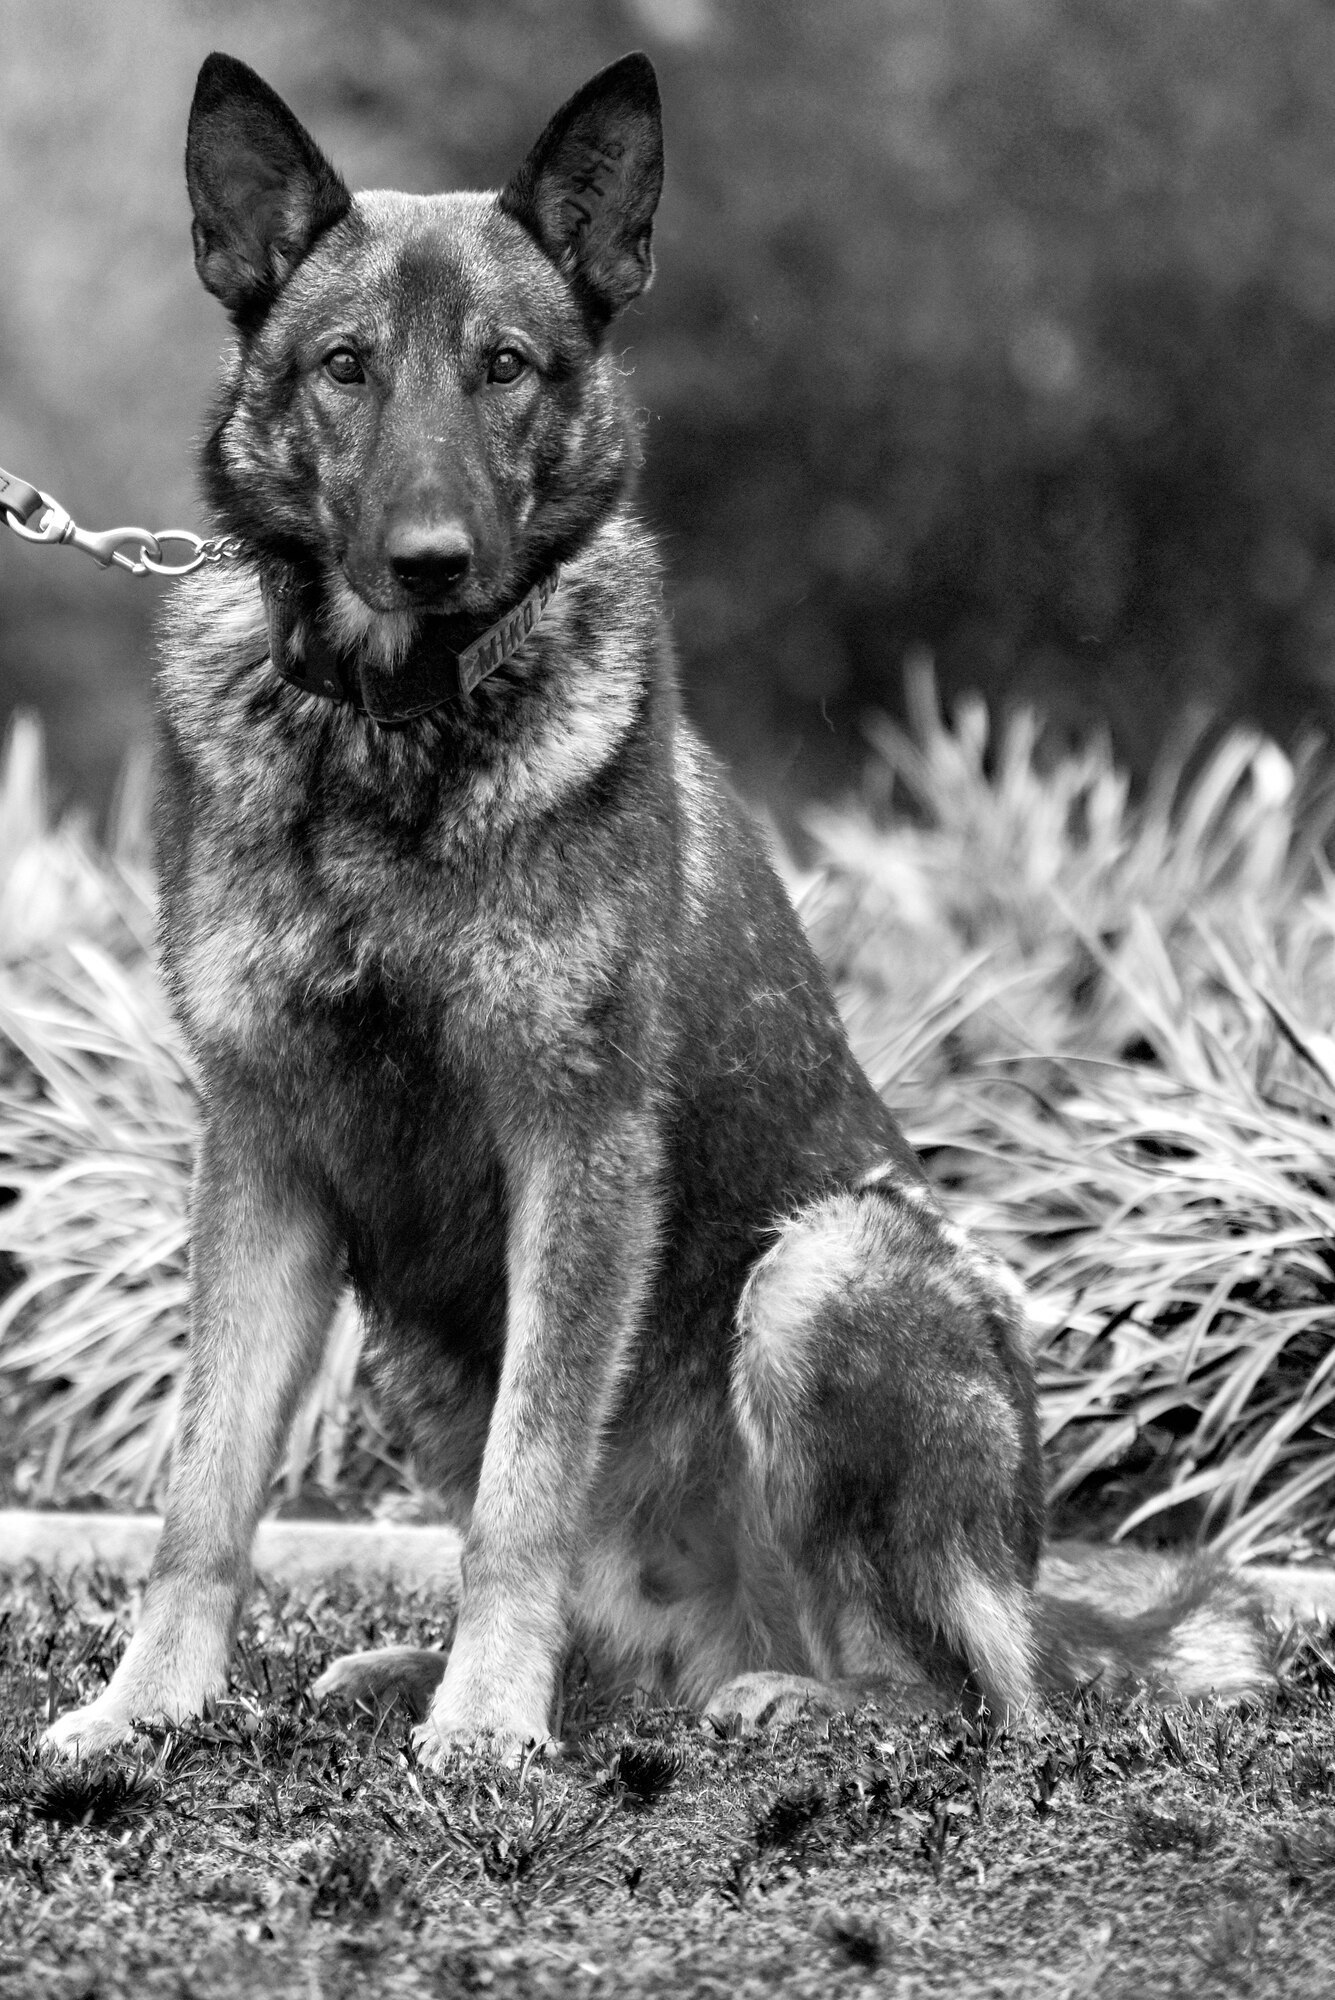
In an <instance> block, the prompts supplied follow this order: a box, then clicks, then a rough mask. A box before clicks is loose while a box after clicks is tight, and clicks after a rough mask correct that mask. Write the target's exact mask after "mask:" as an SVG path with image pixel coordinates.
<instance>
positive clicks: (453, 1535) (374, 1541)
mask: <svg viewBox="0 0 1335 2000" xmlns="http://www.w3.org/2000/svg"><path fill="white" fill-rule="evenodd" d="M161 1532H162V1520H161V1517H160V1516H159V1515H157V1514H44V1513H37V1512H30V1511H29V1510H28V1509H27V1508H23V1507H11V1508H0V1576H3V1575H5V1574H8V1575H11V1576H12V1575H16V1574H20V1573H21V1572H23V1571H24V1570H28V1569H37V1570H41V1571H45V1572H47V1573H48V1574H51V1575H56V1576H64V1575H68V1574H69V1572H70V1571H71V1570H75V1569H89V1568H91V1567H92V1565H93V1564H94V1563H98V1564H101V1565H102V1567H103V1568H105V1569H110V1570H114V1571H115V1572H116V1573H117V1574H119V1575H122V1576H126V1577H129V1578H131V1579H136V1580H137V1579H142V1578H143V1577H145V1576H147V1574H148V1566H149V1563H150V1561H151V1560H152V1556H153V1550H154V1548H155V1547H156V1546H157V1540H158V1536H159V1534H160V1533H161ZM460 1549H461V1540H460V1536H459V1532H458V1530H457V1529H456V1528H447V1527H427V1528H423V1527H412V1526H406V1525H398V1524H396V1523H393V1522H387V1521H261V1523H260V1528H259V1533H258V1534H257V1536H256V1537H255V1554H254V1563H255V1571H256V1574H257V1575H258V1576H263V1577H269V1578H272V1579H273V1580H274V1581H275V1582H280V1583H289V1584H296V1583H299V1584H310V1585H314V1584H317V1583H327V1582H329V1581H330V1580H331V1579H332V1578H334V1577H339V1576H342V1577H348V1578H350V1579H352V1580H354V1581H356V1582H358V1583H382V1582H384V1581H385V1580H386V1579H387V1578H389V1577H393V1578H394V1579H395V1581H396V1582H398V1583H400V1584H402V1585H404V1586H406V1587H408V1588H419V1589H423V1590H439V1591H442V1592H446V1593H448V1594H450V1595H452V1596H457V1594H458V1589H459V1556H460Z"/></svg>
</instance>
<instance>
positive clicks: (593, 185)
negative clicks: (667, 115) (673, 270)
mask: <svg viewBox="0 0 1335 2000" xmlns="http://www.w3.org/2000/svg"><path fill="white" fill-rule="evenodd" d="M662 187H663V126H662V117H661V113H660V110H659V103H658V79H657V78H656V77H655V75H654V66H653V64H652V63H651V62H650V60H649V58H648V56H645V55H630V56H622V58H621V60H620V62H614V63H612V64H611V65H610V67H609V68H607V69H604V70H600V71H599V72H598V74H597V76H595V77H594V78H593V79H592V80H591V81H590V82H588V83H586V84H585V86H584V88H583V89H582V90H577V91H576V92H575V95H574V96H573V97H572V98H571V99H570V102H569V103H568V104H563V105H562V106H561V109H560V110H559V111H558V112H557V114H556V116H555V117H554V118H553V119H552V121H551V123H550V124H549V125H548V127H547V129H546V131H545V132H544V133H543V135H542V137H541V138H540V139H539V140H538V143H537V145H536V146H535V147H534V148H533V151H532V152H531V153H530V154H529V156H528V158H527V159H526V160H525V162H524V164H523V166H522V167H521V168H520V169H519V172H518V173H517V174H516V175H515V177H514V179H513V180H512V181H511V182H510V185H509V186H508V187H507V188H506V189H505V191H504V192H503V193H502V195H501V207H502V208H503V209H504V210H505V211H506V213H507V214H508V215H512V216H514V218H515V220H516V221H517V222H522V223H523V225H524V227H525V229H527V230H528V232H529V234H530V235H531V236H534V237H536V238H537V240H538V242H539V243H540V244H541V245H542V247H543V249H544V250H545V251H546V252H547V254H548V256H549V257H552V258H554V259H555V261H556V262H557V263H558V264H559V265H560V267H561V269H562V270H563V271H566V272H568V273H569V274H570V276H571V277H572V278H573V279H574V280H575V282H576V283H577V284H578V285H579V287H580V289H581V290H582V292H583V293H584V295H585V298H586V300H587V302H588V304H589V305H590V307H591V308H592V310H593V312H594V316H595V317H596V318H598V319H602V320H608V319H611V317H612V315H613V314H614V313H618V312H620V311H621V308H622V307H623V306H627V305H629V304H630V302H631V300H632V299H633V298H636V297H638V296H639V294H640V293H641V292H642V291H643V290H644V288H645V286H646V285H647V284H648V283H649V281H650V279H651V278H652V277H653V274H654V260H653V257H652V255H651V254H650V249H649V238H650V233H651V231H652V228H653V220H654V210H655V209H656V208H657V206H658V197H659V194H660V193H661V192H662Z"/></svg>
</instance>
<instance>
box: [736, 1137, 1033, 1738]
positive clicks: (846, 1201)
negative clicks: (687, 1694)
mask: <svg viewBox="0 0 1335 2000" xmlns="http://www.w3.org/2000/svg"><path fill="white" fill-rule="evenodd" d="M732 1400H733V1409H734V1414H735V1417H736V1421H737V1425H738V1428H739V1430H740V1433H741V1437H742V1441H743V1445H744V1449H745V1453H746V1458H747V1462H748V1466H749V1472H750V1479H751V1484H752V1504H753V1506H754V1508H755V1509H756V1511H757V1526H758V1529H759V1530H760V1532H762V1533H763V1534H765V1535H767V1536H768V1537H770V1538H771V1539H772V1541H773V1544H774V1545H775V1546H776V1547H777V1549H778V1551H779V1552H780V1554H781V1556H782V1558H783V1560H784V1561H785V1563H786V1564H787V1566H788V1568H789V1571H790V1574H791V1577H792V1580H793V1584H792V1587H793V1590H794V1593H795V1596H796V1609H797V1616H798V1619H799V1622H800V1624H801V1627H802V1630H803V1635H804V1641H805V1650H806V1653H807V1655H808V1658H809V1661H810V1666H811V1678H810V1680H809V1681H807V1680H805V1679H803V1678H802V1677H797V1678H793V1677H790V1676H785V1677H779V1678H780V1679H781V1680H782V1682H783V1684H782V1685H779V1684H778V1682H777V1681H776V1678H775V1677H774V1676H772V1675H764V1674H760V1675H743V1676H741V1677H740V1679H738V1680H735V1681H733V1682H730V1683H729V1684H727V1685H726V1686H724V1687H722V1688H720V1689H718V1690H717V1691H716V1692H715V1694H714V1695H713V1698H712V1699H711V1701H710V1703H709V1707H708V1710H707V1712H708V1713H710V1714H712V1715H714V1716H721V1715H725V1714H728V1713H733V1712H737V1713H740V1714H742V1715H743V1716H744V1717H746V1716H748V1715H749V1716H752V1717H754V1718H755V1719H777V1717H778V1716H780V1715H782V1714H783V1713H784V1712H786V1711H789V1710H791V1709H792V1708H794V1707H796V1706H799V1705H801V1704H802V1703H803V1702H804V1701H806V1700H810V1701H812V1702H813V1703H814V1705H816V1706H824V1707H832V1706H835V1705H840V1706H846V1705H848V1703H849V1702H850V1701H852V1700H853V1699H855V1698H856V1697H857V1695H858V1694H859V1693H867V1692H870V1691H871V1690H873V1689H877V1688H880V1689H884V1690H886V1691H887V1692H896V1691H897V1693H898V1695H899V1697H900V1699H901V1700H903V1699H908V1698H910V1695H911V1690H912V1689H913V1687H914V1685H915V1684H916V1685H917V1687H918V1688H919V1689H921V1687H922V1684H923V1683H924V1682H926V1683H928V1684H930V1686H931V1687H932V1688H934V1689H936V1690H937V1691H938V1694H939V1695H940V1696H945V1697H946V1698H948V1699H952V1700H953V1699H958V1698H959V1697H961V1696H963V1697H966V1698H970V1697H971V1698H974V1699H977V1698H979V1697H981V1698H983V1699H984V1700H986V1701H987V1703H988V1704H989V1705H990V1706H991V1707H993V1708H994V1709H998V1710H1003V1709H1005V1708H1007V1707H1010V1706H1013V1705H1015V1704H1018V1703H1020V1702H1022V1701H1023V1700H1024V1699H1025V1698H1026V1696H1027V1695H1028V1694H1029V1693H1030V1692H1031V1690H1032V1687H1033V1684H1034V1663H1033V1644H1032V1638H1031V1631H1030V1588H1031V1585H1032V1581H1033V1576H1034V1571H1035V1567H1036V1564H1037V1559H1038V1552H1039V1545H1040V1539H1041V1533H1042V1500H1041V1480H1040V1466H1039V1453H1038V1441H1037V1429H1036V1421H1035V1414H1034V1399H1033V1386H1032V1379H1031V1374H1030V1368H1029V1362H1028V1358H1027V1353H1026V1350H1025V1346H1024V1339H1023V1332H1022V1313H1021V1307H1020V1302H1019V1296H1018V1292H1017V1289H1016V1287H1015V1286H1014V1284H1013V1281H1011V1280H1009V1279H1008V1277H1007V1275H1006V1274H1005V1273H1004V1272H1002V1271H1001V1270H1000V1269H999V1267H997V1266H995V1265H994V1264H993V1263H992V1261H991V1260H990V1259H988V1258H987V1257H985V1256H984V1255H983V1254H982V1253H981V1252H979V1251H978V1250H977V1249H976V1248H975V1247H974V1246H973V1245H971V1244H970V1243H969V1242H968V1240H967V1239H966V1238H965V1237H964V1236H963V1235H962V1233H961V1232H959V1231H958V1230H956V1229H954V1228H952V1226H951V1225H950V1224H949V1223H947V1222H946V1221H945V1219H944V1218H943V1217H942V1215H941V1214H940V1212H939V1210H938V1209H937V1208H936V1206H935V1204H934V1203H933V1202H932V1201H931V1199H930V1197H929V1196H928V1195H927V1193H926V1190H925V1189H922V1188H920V1187H918V1186H916V1185H914V1184H911V1183H909V1184H905V1183H903V1182H901V1181H899V1180H898V1179H897V1178H891V1177H890V1176H888V1175H887V1176H886V1177H884V1178H880V1179H874V1180H873V1183H872V1184H871V1185H865V1184H864V1185H863V1186H862V1187H860V1188H857V1189H855V1190H852V1191H849V1192H848V1193H844V1194H838V1195H833V1196H830V1197H828V1198H826V1199H824V1200H822V1201H819V1202H817V1203H814V1204H813V1205H811V1206H810V1207H808V1208H807V1209H805V1210H803V1211H801V1212H800V1213H799V1214H797V1215H796V1216H794V1217H792V1218H790V1219H789V1220H788V1221H786V1222H785V1223H784V1224H783V1225H782V1227H781V1229H780V1231H779V1236H778V1240H777V1242H776V1243H775V1244H774V1245H773V1247H772V1248H771V1249H770V1250H768V1251H767V1252H766V1254H765V1255H764V1256H763V1257H761V1258H760V1260H759V1262H758V1263H757V1264H756V1266H755V1267H754V1269H753V1271H752V1273H751V1276H750V1278H749V1280H748V1282H747V1285H746V1288H745V1291H744V1293H743V1296H742V1299H741V1304H740V1308H739V1313H738V1344H737V1350H736V1357H735V1362H734V1368H733V1379H732ZM924 1705H930V1704H924Z"/></svg>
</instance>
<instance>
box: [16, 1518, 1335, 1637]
mask: <svg viewBox="0 0 1335 2000" xmlns="http://www.w3.org/2000/svg"><path fill="white" fill-rule="evenodd" d="M161 1532H162V1520H161V1517H160V1516H159V1515H157V1514H46V1513H38V1512H35V1511H30V1510H29V1509H27V1508H24V1507H11V1508H8V1509H4V1508H0V1576H4V1575H6V1574H8V1575H11V1576H13V1575H18V1574H21V1573H22V1572H23V1571H24V1570H28V1569H36V1570H40V1571H44V1572H46V1573H47V1574H49V1575H55V1576H67V1575H68V1574H69V1573H70V1571H71V1570H75V1569H89V1568H91V1567H92V1565H93V1564H94V1563H100V1564H101V1565H102V1567H103V1568H105V1569H109V1570H114V1571H115V1572H116V1573H117V1574H119V1575H122V1576H126V1577H129V1578H130V1579H131V1580H141V1579H142V1578H143V1577H145V1576H147V1574H148V1566H149V1563H150V1561H151V1560H152V1556H153V1550H154V1548H155V1547H156V1546H157V1539H158V1536H159V1534H160V1533H161ZM1064 1546H1065V1547H1067V1548H1069V1547H1070V1545H1063V1544H1062V1543H1056V1544H1054V1547H1053V1551H1052V1552H1053V1554H1054V1555H1059V1554H1060V1553H1061V1552H1062V1550H1063V1547H1064ZM461 1549H462V1540H461V1537H460V1535H459V1531H458V1529H457V1528H449V1527H444V1526H437V1527H427V1528H423V1527H414V1526H409V1525H400V1524H395V1523H393V1522H388V1521H261V1523H260V1527H259V1533H258V1534H257V1535H256V1537H255V1554H254V1563H255V1572H256V1574H257V1575H258V1576H263V1577H270V1578H272V1579H273V1580H274V1581H275V1582H279V1583H287V1584H306V1585H310V1586H314V1585H315V1584H317V1583H328V1582H330V1581H331V1580H332V1579H333V1578H335V1577H340V1576H341V1577H347V1578H349V1579H351V1580H352V1581H354V1582H357V1583H367V1584H377V1583H383V1582H384V1581H386V1580H387V1579H388V1578H390V1577H392V1578H393V1579H394V1580H395V1581H396V1582H397V1583H399V1584H401V1585H403V1586H404V1587H405V1588H406V1589H418V1590H434V1591H439V1592H440V1593H441V1594H442V1595H444V1596H448V1597H450V1598H456V1597H457V1596H458V1594H459V1557H460V1552H461ZM1239 1575H1240V1576H1241V1577H1242V1578H1243V1579H1245V1581H1246V1582H1248V1583H1249V1584H1251V1585H1252V1586H1253V1587H1254V1588H1255V1589H1256V1590H1257V1591H1258V1592H1259V1593H1260V1595H1261V1597H1262V1598H1263V1599H1264V1600H1265V1603H1266V1606H1267V1608H1268V1609H1269V1610H1270V1612H1271V1613H1272V1614H1273V1615H1274V1616H1275V1617H1276V1618H1278V1619H1280V1620H1287V1619H1294V1620H1296V1621H1297V1622H1298V1623H1299V1624H1312V1623H1315V1622H1316V1621H1318V1620H1321V1619H1335V1569H1331V1568H1327V1567H1326V1566H1325V1565H1317V1564H1313V1565H1311V1566H1310V1567H1305V1566H1303V1565H1301V1564H1295V1565H1294V1566H1293V1567H1292V1568H1290V1569H1284V1568H1280V1567H1278V1566H1276V1565H1274V1564H1262V1563H1258V1564H1256V1565H1255V1566H1254V1567H1251V1568H1248V1569H1243V1570H1241V1571H1239Z"/></svg>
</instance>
